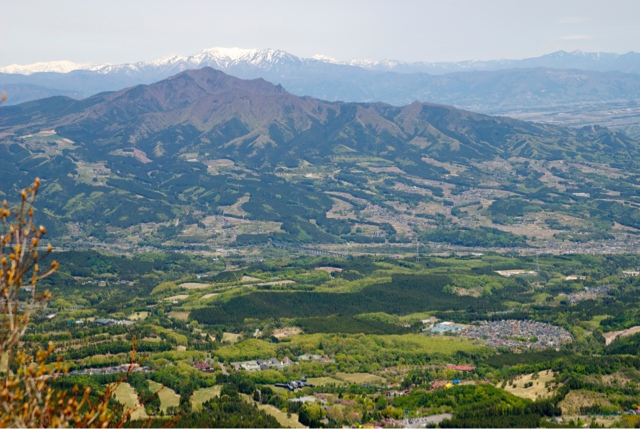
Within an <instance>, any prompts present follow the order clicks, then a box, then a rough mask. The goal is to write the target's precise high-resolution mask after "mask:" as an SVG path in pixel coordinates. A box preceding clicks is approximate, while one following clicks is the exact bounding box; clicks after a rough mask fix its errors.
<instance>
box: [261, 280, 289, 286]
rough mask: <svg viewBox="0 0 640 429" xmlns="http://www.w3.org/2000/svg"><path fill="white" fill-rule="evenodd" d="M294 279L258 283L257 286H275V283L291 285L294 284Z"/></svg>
mask: <svg viewBox="0 0 640 429" xmlns="http://www.w3.org/2000/svg"><path fill="white" fill-rule="evenodd" d="M294 283H295V282H294V281H293V280H278V281H275V282H266V283H257V284H256V286H275V285H290V284H294Z"/></svg>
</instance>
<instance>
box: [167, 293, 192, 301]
mask: <svg viewBox="0 0 640 429" xmlns="http://www.w3.org/2000/svg"><path fill="white" fill-rule="evenodd" d="M187 298H189V295H184V294H180V295H173V296H169V297H167V298H165V299H164V300H165V301H180V300H182V299H187Z"/></svg>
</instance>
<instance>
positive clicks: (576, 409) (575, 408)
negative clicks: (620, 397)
mask: <svg viewBox="0 0 640 429" xmlns="http://www.w3.org/2000/svg"><path fill="white" fill-rule="evenodd" d="M596 404H600V405H603V406H611V405H612V404H611V402H609V401H608V400H607V398H606V395H605V394H604V393H598V392H592V391H590V390H572V391H570V392H569V393H568V394H567V396H565V397H564V399H563V400H562V401H560V403H559V404H558V406H559V407H560V408H561V409H562V415H563V416H564V415H570V414H579V413H580V407H590V406H593V405H596Z"/></svg>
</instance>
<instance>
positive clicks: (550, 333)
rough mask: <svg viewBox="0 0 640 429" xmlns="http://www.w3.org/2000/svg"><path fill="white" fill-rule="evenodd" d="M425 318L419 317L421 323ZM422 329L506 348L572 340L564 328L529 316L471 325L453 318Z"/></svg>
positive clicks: (542, 347) (537, 347)
mask: <svg viewBox="0 0 640 429" xmlns="http://www.w3.org/2000/svg"><path fill="white" fill-rule="evenodd" d="M425 322H429V320H425V321H423V323H425ZM424 332H430V333H431V334H450V335H460V336H464V337H467V338H471V339H473V340H477V341H479V342H482V343H483V344H486V345H488V346H490V347H508V348H510V349H544V348H547V347H560V346H561V345H563V344H567V343H570V342H571V341H573V337H572V336H571V334H570V333H569V332H567V331H566V330H565V329H562V328H559V327H557V326H553V325H549V324H548V323H542V322H534V321H531V320H500V321H496V322H488V321H480V322H475V323H473V324H472V325H461V324H458V323H453V322H440V323H431V324H430V325H429V327H427V328H425V330H424Z"/></svg>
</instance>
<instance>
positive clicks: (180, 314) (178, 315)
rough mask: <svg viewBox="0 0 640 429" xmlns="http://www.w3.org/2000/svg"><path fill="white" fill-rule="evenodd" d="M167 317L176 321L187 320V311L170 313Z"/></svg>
mask: <svg viewBox="0 0 640 429" xmlns="http://www.w3.org/2000/svg"><path fill="white" fill-rule="evenodd" d="M167 316H169V317H171V318H173V319H177V320H189V312H188V311H170V312H169V313H168V314H167Z"/></svg>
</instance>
